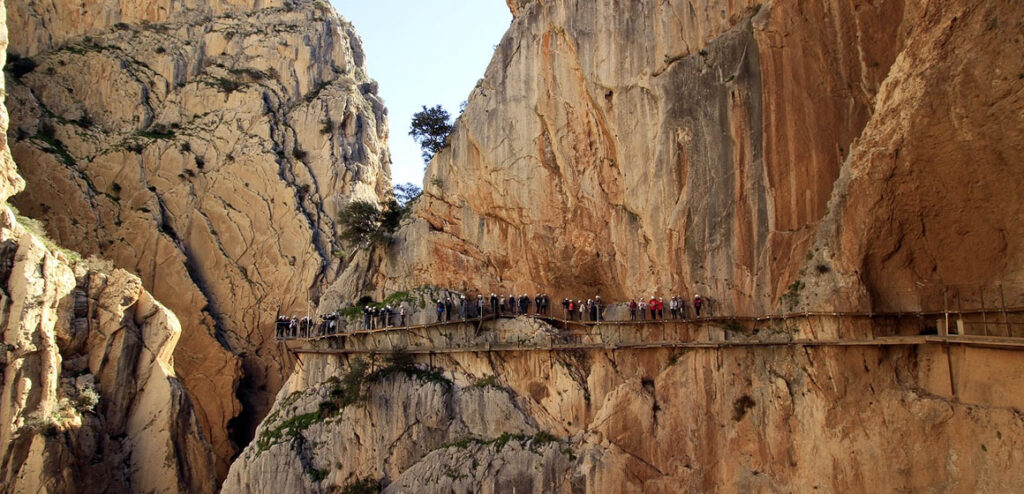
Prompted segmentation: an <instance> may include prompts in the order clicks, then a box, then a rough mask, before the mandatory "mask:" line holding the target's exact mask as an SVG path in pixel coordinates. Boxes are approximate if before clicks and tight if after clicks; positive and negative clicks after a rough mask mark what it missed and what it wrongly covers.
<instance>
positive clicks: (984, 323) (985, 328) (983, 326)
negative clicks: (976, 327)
mask: <svg viewBox="0 0 1024 494" xmlns="http://www.w3.org/2000/svg"><path fill="white" fill-rule="evenodd" d="M978 295H979V296H980V297H981V329H982V331H984V332H985V336H988V317H987V316H986V315H985V287H984V286H979V287H978Z"/></svg>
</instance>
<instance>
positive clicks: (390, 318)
mask: <svg viewBox="0 0 1024 494" xmlns="http://www.w3.org/2000/svg"><path fill="white" fill-rule="evenodd" d="M561 305H562V312H561V316H562V319H564V320H566V321H580V322H594V323H596V322H601V321H604V320H605V310H606V309H607V305H605V303H604V302H603V301H602V300H601V296H600V295H596V296H594V298H591V299H587V300H586V301H584V300H582V299H577V300H573V299H571V298H563V299H562V302H561ZM624 305H626V306H627V307H628V309H629V320H630V321H664V320H668V319H666V317H665V302H664V299H663V298H662V297H656V296H653V295H652V296H651V298H650V299H646V298H643V297H641V298H637V299H632V300H630V301H629V302H628V303H624ZM707 305H708V301H707V299H705V298H704V297H702V296H700V295H695V296H694V297H693V299H692V300H687V299H686V298H685V297H682V296H678V295H676V296H673V297H672V298H670V299H669V302H668V310H669V312H668V313H669V318H670V319H671V320H685V319H689V318H691V317H700V316H701V311H702V310H703V309H704V308H705V307H706V306H707ZM434 309H435V312H436V319H435V322H437V323H448V322H452V321H459V320H462V321H465V320H471V319H481V318H484V317H492V316H493V317H515V316H528V315H532V316H535V317H552V313H551V300H550V299H549V298H548V295H547V294H546V293H539V294H536V295H535V296H534V297H533V298H530V296H529V295H527V294H525V293H523V294H521V295H518V296H516V295H515V294H509V295H507V296H506V295H498V294H495V293H491V295H490V297H488V298H484V296H483V294H478V295H477V296H476V298H475V299H472V298H467V297H466V296H465V295H447V296H444V297H441V298H438V299H437V300H436V301H435V303H434ZM361 311H362V325H361V329H363V330H374V329H381V328H391V327H404V326H407V325H408V324H409V323H410V322H411V320H412V319H411V316H412V310H411V309H410V307H409V304H408V303H402V304H400V305H398V306H397V307H392V306H390V305H385V306H382V307H377V306H373V305H369V304H368V305H365V306H363V307H362V308H361ZM338 317H339V316H338V314H337V313H331V314H323V315H321V316H319V322H315V321H314V320H313V318H312V317H309V316H306V317H302V318H297V317H296V316H291V317H288V316H281V317H278V318H277V325H276V335H277V338H279V339H286V338H309V337H313V336H325V335H333V334H337V332H338V327H339V326H338Z"/></svg>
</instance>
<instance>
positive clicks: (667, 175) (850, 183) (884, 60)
mask: <svg viewBox="0 0 1024 494" xmlns="http://www.w3.org/2000/svg"><path fill="white" fill-rule="evenodd" d="M509 4H510V7H511V9H512V11H513V13H514V14H515V20H514V21H513V24H512V26H511V28H510V29H509V31H508V33H507V34H506V35H505V38H504V39H503V40H502V42H501V44H500V45H499V46H498V47H497V50H496V53H495V56H494V59H493V60H492V63H491V65H490V66H489V67H488V70H487V73H486V75H485V76H484V78H483V79H481V81H480V83H479V84H478V85H477V87H476V89H475V90H474V91H473V92H472V94H471V95H470V96H469V99H468V104H467V106H466V109H465V112H464V113H463V114H462V116H461V117H460V119H459V123H458V125H457V128H456V130H455V131H454V133H453V134H452V136H451V138H450V141H449V145H448V147H447V148H445V149H444V150H442V151H441V152H440V153H438V155H437V156H436V157H435V159H434V160H433V162H432V163H431V164H430V166H429V167H428V170H427V177H426V180H425V183H424V188H425V192H424V196H423V198H422V199H420V201H419V204H418V205H417V208H416V212H415V213H416V214H415V215H416V217H417V220H416V221H413V222H411V223H410V224H409V225H408V226H407V227H406V228H405V229H404V230H403V231H402V232H401V233H400V234H399V235H398V236H397V239H396V241H395V243H394V245H393V246H392V248H391V249H390V250H389V257H388V258H387V260H386V262H385V265H384V266H383V268H382V269H380V270H379V271H378V273H377V275H376V276H375V282H376V286H377V289H378V292H379V293H381V294H384V293H388V292H391V291H394V290H404V289H407V288H410V287H414V286H419V285H422V284H433V285H436V286H450V287H453V288H456V289H463V290H474V289H480V290H484V291H491V290H495V291H497V290H501V291H502V292H504V293H509V292H514V293H521V292H523V291H527V292H530V293H533V292H535V291H546V292H549V293H551V294H552V295H553V296H554V297H555V298H556V299H558V298H561V296H564V295H570V296H573V297H576V298H578V297H580V296H581V295H582V296H584V297H591V296H593V294H594V292H598V291H599V292H601V294H602V295H603V296H604V297H605V298H606V299H622V298H626V297H634V296H644V295H646V296H650V294H651V293H652V292H657V293H659V294H666V293H668V294H671V293H672V292H681V293H683V294H688V295H690V296H692V295H693V294H694V293H700V294H703V295H705V296H710V297H712V298H713V299H715V300H716V302H718V304H719V306H720V307H722V308H723V310H728V311H730V312H734V313H748V314H763V313H765V312H768V311H771V310H776V309H777V308H778V306H779V299H780V297H781V296H783V295H785V294H787V293H788V292H789V291H790V288H791V287H794V286H796V287H807V288H806V290H805V291H804V293H803V294H802V296H801V297H796V299H798V300H793V298H792V297H791V299H790V300H791V301H793V302H797V303H794V304H792V305H795V306H800V305H801V304H800V303H801V302H802V303H810V304H813V305H815V306H818V307H822V308H826V309H827V308H831V307H836V306H841V307H842V308H843V309H845V310H868V309H871V308H872V307H876V308H883V307H884V308H890V309H892V308H899V307H900V306H901V304H902V305H905V306H908V307H909V306H912V305H915V304H917V301H916V300H914V301H911V300H909V297H904V296H903V295H901V294H902V293H903V292H904V291H908V290H919V289H920V287H922V286H928V287H941V286H945V285H954V284H964V283H977V284H985V283H992V282H994V281H996V280H999V279H1014V277H1017V276H1019V275H1020V273H1019V271H1020V263H1019V262H1016V261H1019V259H1020V256H1021V255H1022V242H1021V239H1024V235H1022V234H1021V232H1020V231H1019V228H1020V225H1019V224H1018V223H1019V222H1017V221H1016V219H1015V218H1016V217H1018V216H1019V214H1018V213H1020V207H1021V201H1020V200H1019V199H1016V198H1014V197H1013V191H1015V190H1019V188H1020V185H1021V184H1020V183H1019V179H1020V176H1021V174H1019V173H1014V172H1013V171H1012V168H1013V165H1012V163H1013V159H1012V158H1011V157H1012V156H1015V155H1017V154H1019V152H1020V146H1021V142H1022V140H1021V132H1022V126H1021V125H1020V122H1019V118H1018V116H1019V115H1020V113H1021V110H1022V106H1021V97H1020V75H1021V74H1020V72H1021V71H1020V67H1021V65H1022V60H1021V55H1020V54H1021V51H1020V50H1018V48H1019V47H1020V46H1019V44H1020V39H1019V36H1018V33H1019V32H1020V23H1019V19H1021V18H1022V15H1021V14H1022V8H1021V5H1020V3H1019V2H1011V1H996V0H989V1H958V2H944V3H943V4H942V5H932V4H929V3H926V2H915V1H905V0H888V1H884V2H876V3H874V4H871V5H864V4H862V3H859V2H850V1H845V0H835V1H827V2H817V3H814V4H813V5H810V4H807V3H805V2H796V1H773V2H720V1H706V2H683V1H667V2H574V1H560V0H537V1H510V2H509ZM979 73H991V74H992V81H991V83H988V82H985V81H986V79H985V78H983V77H980V76H978V75H977V74H979ZM968 163H970V164H969V165H968ZM830 201H831V202H830ZM879 238H883V239H884V240H882V241H877V240H878V239H879ZM959 238H968V239H971V240H970V241H969V242H961V241H960V240H957V239H959ZM951 244H955V245H959V246H960V247H951ZM979 244H984V245H986V247H985V248H984V249H982V250H980V251H978V252H972V250H973V247H972V246H974V245H979ZM797 281H799V282H800V283H799V284H795V283H796V282H797ZM798 295H800V294H798ZM901 297H903V298H901ZM800 299H802V300H800ZM940 299H941V297H940ZM918 305H920V304H918ZM933 308H934V306H933Z"/></svg>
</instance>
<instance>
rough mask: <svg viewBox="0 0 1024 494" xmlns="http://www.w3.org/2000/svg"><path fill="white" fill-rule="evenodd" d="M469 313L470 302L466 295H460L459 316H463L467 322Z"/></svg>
mask: <svg viewBox="0 0 1024 494" xmlns="http://www.w3.org/2000/svg"><path fill="white" fill-rule="evenodd" d="M467 312H469V302H468V301H467V300H466V296H465V295H459V315H460V316H462V320H463V321H465V320H466V313H467Z"/></svg>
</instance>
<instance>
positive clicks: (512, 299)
mask: <svg viewBox="0 0 1024 494" xmlns="http://www.w3.org/2000/svg"><path fill="white" fill-rule="evenodd" d="M518 305H519V304H517V303H516V296H515V295H514V294H511V293H510V294H508V313H509V315H512V316H515V315H516V307H517V306H518Z"/></svg>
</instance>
